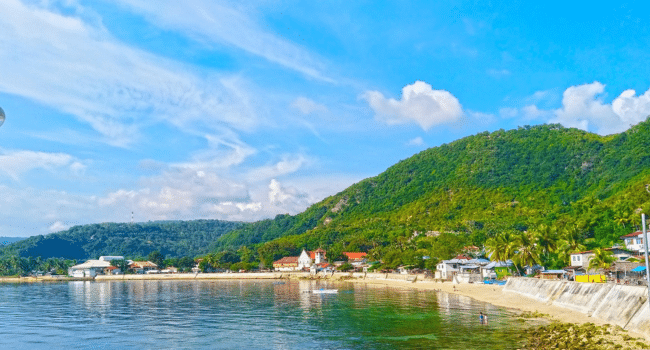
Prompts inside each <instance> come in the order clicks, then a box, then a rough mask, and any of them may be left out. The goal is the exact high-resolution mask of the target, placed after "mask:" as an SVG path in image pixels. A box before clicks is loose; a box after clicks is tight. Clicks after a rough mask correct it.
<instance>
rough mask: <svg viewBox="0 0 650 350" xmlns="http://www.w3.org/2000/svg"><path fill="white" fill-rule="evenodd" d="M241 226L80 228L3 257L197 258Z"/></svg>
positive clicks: (22, 245)
mask: <svg viewBox="0 0 650 350" xmlns="http://www.w3.org/2000/svg"><path fill="white" fill-rule="evenodd" d="M242 225H243V224H242V223H240V222H228V221H220V220H193V221H165V222H147V223H134V224H127V223H103V224H92V225H81V226H74V227H72V228H70V229H69V230H67V231H62V232H58V233H51V234H49V235H46V236H32V237H29V238H27V239H25V240H22V241H19V242H16V243H13V244H9V245H7V246H3V247H2V248H1V249H0V256H2V255H4V256H23V257H41V258H42V259H47V258H50V257H55V258H65V259H77V260H83V259H90V258H94V259H96V258H97V257H99V256H101V255H123V256H126V257H132V258H134V257H145V256H147V255H148V254H149V253H151V252H152V251H156V250H157V251H160V252H161V253H162V254H163V256H167V257H181V256H190V257H194V256H197V255H200V254H205V253H207V252H209V251H210V250H211V249H214V246H213V243H214V242H215V241H216V240H217V238H219V237H220V236H221V235H223V234H224V233H227V232H229V231H231V230H233V229H236V228H240V227H241V226H242Z"/></svg>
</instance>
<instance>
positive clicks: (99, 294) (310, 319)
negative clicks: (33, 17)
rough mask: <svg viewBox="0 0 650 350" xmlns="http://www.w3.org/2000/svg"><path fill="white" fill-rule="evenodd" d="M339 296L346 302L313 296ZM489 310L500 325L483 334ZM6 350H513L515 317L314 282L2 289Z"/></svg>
mask: <svg viewBox="0 0 650 350" xmlns="http://www.w3.org/2000/svg"><path fill="white" fill-rule="evenodd" d="M328 287H330V288H331V287H335V288H338V289H340V293H339V294H337V295H316V294H312V293H304V291H308V290H311V289H318V288H328ZM479 311H482V312H484V313H487V314H488V315H490V325H489V326H487V327H482V326H480V325H478V317H477V314H478V312H479ZM0 313H1V315H2V317H0V348H2V349H66V350H70V349H87V348H93V347H95V348H100V349H115V348H119V349H184V348H186V349H215V348H217V349H231V348H238V349H260V348H264V349H269V348H270V349H303V348H304V347H306V346H312V347H319V348H326V349H393V348H400V349H418V348H435V349H467V348H481V349H508V348H516V347H517V344H514V343H512V341H511V340H509V339H508V335H509V334H513V332H516V331H517V328H516V327H517V325H516V324H515V323H514V322H512V320H513V317H512V315H510V313H508V312H507V311H505V310H503V309H500V308H496V307H493V306H491V305H487V304H484V303H479V302H476V301H474V300H472V299H469V298H463V297H460V296H455V295H449V294H446V293H441V292H422V291H411V290H395V289H390V288H376V287H365V286H361V285H355V284H345V283H342V284H336V285H335V284H328V283H318V282H314V281H292V282H286V283H285V284H282V285H279V284H273V281H255V282H250V281H111V282H70V283H52V284H25V285H0Z"/></svg>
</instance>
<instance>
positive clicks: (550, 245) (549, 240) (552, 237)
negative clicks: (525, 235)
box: [532, 224, 558, 256]
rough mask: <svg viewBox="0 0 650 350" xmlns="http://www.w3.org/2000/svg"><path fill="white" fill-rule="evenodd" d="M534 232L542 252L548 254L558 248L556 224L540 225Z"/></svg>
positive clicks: (536, 242)
mask: <svg viewBox="0 0 650 350" xmlns="http://www.w3.org/2000/svg"><path fill="white" fill-rule="evenodd" d="M532 234H533V235H534V239H535V244H536V245H537V248H538V249H539V252H540V254H542V255H547V256H548V254H550V253H552V252H555V251H556V250H557V246H558V244H557V229H556V228H555V227H554V226H548V225H544V224H542V225H539V226H538V227H537V229H535V230H533V232H532Z"/></svg>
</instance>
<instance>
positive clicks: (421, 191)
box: [217, 121, 650, 265]
mask: <svg viewBox="0 0 650 350" xmlns="http://www.w3.org/2000/svg"><path fill="white" fill-rule="evenodd" d="M648 183H650V121H646V122H643V123H641V124H639V125H636V126H634V127H632V128H631V129H629V130H628V131H626V132H624V133H621V134H617V135H611V136H607V137H601V136H599V135H596V134H591V133H588V132H585V131H581V130H578V129H572V128H564V127H562V126H561V125H540V126H533V127H529V126H526V127H522V128H519V129H517V130H509V131H504V130H499V131H496V132H493V133H488V132H484V133H481V134H478V135H474V136H470V137H466V138H463V139H460V140H457V141H455V142H452V143H450V144H445V145H442V146H440V147H435V148H431V149H428V150H425V151H423V152H421V153H419V154H416V155H415V156H413V157H411V158H408V159H406V160H403V161H401V162H399V163H398V164H396V165H394V166H392V167H391V168H389V169H388V170H386V171H385V172H384V173H382V174H380V175H378V176H376V177H372V178H369V179H366V180H363V181H361V182H359V183H357V184H355V185H353V186H351V187H349V188H348V189H346V190H344V191H342V192H341V193H338V194H337V195H334V196H332V197H329V198H326V199H325V200H323V201H322V202H320V203H317V204H314V205H313V206H311V207H310V208H308V209H307V210H306V211H305V212H304V213H301V214H298V215H295V216H288V215H281V216H278V217H276V218H275V219H273V220H265V221H261V222H257V223H253V224H247V225H245V226H244V227H242V228H241V229H238V230H235V231H233V232H230V233H228V234H226V235H224V236H223V237H221V238H219V239H218V242H217V245H218V247H219V249H236V248H237V247H239V246H241V245H251V244H257V247H258V253H259V258H260V259H261V260H262V261H264V262H265V263H267V264H268V263H269V262H270V261H272V259H275V258H277V257H278V256H282V255H287V254H296V253H297V252H298V251H299V250H300V249H301V248H303V247H304V248H307V249H315V248H317V247H323V248H327V249H328V251H330V252H331V253H332V255H337V254H338V253H340V252H342V251H370V252H371V253H372V254H371V255H372V256H373V257H375V258H381V259H383V260H386V261H390V260H391V257H396V258H395V259H397V260H396V261H395V263H418V261H419V262H421V260H422V259H421V257H422V256H431V257H433V258H434V259H431V262H432V263H433V262H434V261H436V260H437V259H443V258H448V257H450V256H451V255H453V254H456V253H458V252H460V251H461V250H462V247H463V246H466V245H477V246H483V244H484V243H485V242H486V241H487V240H489V239H490V238H494V237H496V236H497V235H502V234H507V235H509V234H510V233H512V234H513V235H518V234H520V233H524V232H529V231H531V232H532V231H535V230H542V231H543V230H548V231H549V232H550V233H549V234H551V235H552V236H553V237H555V243H557V244H559V243H561V242H560V241H562V242H564V243H566V239H564V238H566V237H565V234H564V232H565V231H566V230H569V231H571V232H574V233H573V237H574V238H575V239H574V240H577V242H576V244H579V245H578V247H580V248H585V247H597V246H609V245H611V244H612V243H615V242H617V241H618V237H620V236H621V235H623V234H626V233H629V232H631V231H632V230H633V229H634V228H635V227H639V225H640V218H639V215H638V214H639V213H640V212H641V211H644V212H646V213H650V193H648V192H647V191H646V184H648ZM540 228H541V229H540ZM274 238H279V239H275V240H273V241H271V242H268V243H266V244H258V243H260V242H264V241H268V240H269V239H274ZM574 246H575V244H574ZM574 248H575V247H574ZM546 254H547V258H548V259H550V260H553V259H555V264H556V265H560V264H561V261H558V259H560V260H561V259H562V257H560V256H557V255H556V256H550V255H549V253H548V252H546ZM398 256H399V258H397V257H398ZM408 256H410V258H405V257H408ZM418 259H419V260H418ZM551 262H552V261H551ZM418 264H421V263H418Z"/></svg>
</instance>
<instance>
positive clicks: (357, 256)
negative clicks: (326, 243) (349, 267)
mask: <svg viewBox="0 0 650 350" xmlns="http://www.w3.org/2000/svg"><path fill="white" fill-rule="evenodd" d="M342 254H343V255H345V256H347V257H348V261H349V262H353V261H361V260H363V259H365V258H366V255H368V253H363V252H360V253H353V252H343V253H342Z"/></svg>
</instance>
